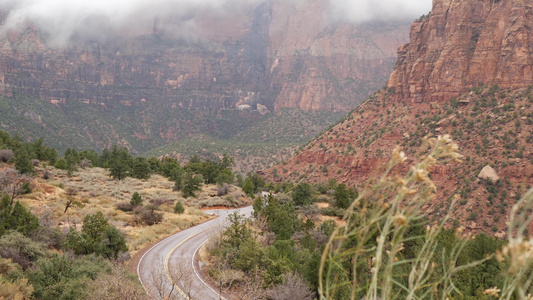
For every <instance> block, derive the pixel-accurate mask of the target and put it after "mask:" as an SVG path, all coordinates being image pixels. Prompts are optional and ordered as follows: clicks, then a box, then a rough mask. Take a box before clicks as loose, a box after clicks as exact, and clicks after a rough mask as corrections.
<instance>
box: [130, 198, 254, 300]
mask: <svg viewBox="0 0 533 300" xmlns="http://www.w3.org/2000/svg"><path fill="white" fill-rule="evenodd" d="M234 211H240V213H241V214H242V215H245V216H250V215H251V212H252V207H251V206H247V207H244V208H240V209H232V210H212V211H206V213H210V214H212V213H214V214H217V215H218V216H219V217H218V218H216V219H213V220H211V221H208V222H205V223H202V224H200V225H197V226H194V227H191V228H188V229H186V230H183V231H180V232H178V233H176V234H174V235H172V236H169V237H168V238H166V239H164V240H162V241H160V242H159V243H157V244H156V245H154V246H153V247H152V248H150V249H149V250H148V251H147V252H146V253H145V254H144V255H143V256H142V257H141V259H140V260H139V264H138V265H137V275H138V276H139V280H140V281H141V284H142V285H143V287H144V289H145V291H146V293H147V294H148V295H149V296H150V298H151V299H187V300H190V299H191V300H192V299H195V300H196V299H201V300H208V299H225V298H224V297H223V296H222V295H219V293H218V292H217V291H216V290H214V289H213V288H212V287H211V286H209V285H208V284H207V283H206V282H205V281H204V280H203V279H202V278H201V276H200V275H199V271H198V270H199V264H201V263H200V262H198V261H196V260H195V257H196V253H197V252H198V250H199V249H200V247H201V246H202V245H203V244H204V243H205V242H206V241H207V240H208V239H209V238H210V237H211V236H213V235H214V234H216V233H217V232H219V231H220V230H222V229H223V228H224V227H225V226H227V225H228V221H227V216H228V215H229V214H231V213H233V212H234Z"/></svg>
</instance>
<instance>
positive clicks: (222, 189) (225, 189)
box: [217, 183, 231, 197]
mask: <svg viewBox="0 0 533 300" xmlns="http://www.w3.org/2000/svg"><path fill="white" fill-rule="evenodd" d="M230 190H231V187H230V186H229V184H227V183H223V184H221V185H218V186H217V192H218V196H219V197H222V196H226V195H227V194H228V193H229V192H230Z"/></svg>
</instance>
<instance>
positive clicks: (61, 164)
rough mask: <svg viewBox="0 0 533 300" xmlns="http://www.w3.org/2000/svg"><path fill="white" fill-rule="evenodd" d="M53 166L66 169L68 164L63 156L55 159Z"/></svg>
mask: <svg viewBox="0 0 533 300" xmlns="http://www.w3.org/2000/svg"><path fill="white" fill-rule="evenodd" d="M54 167H56V168H58V169H61V170H67V169H68V164H67V161H66V160H65V159H64V158H60V159H58V160H57V161H56V163H55V165H54Z"/></svg>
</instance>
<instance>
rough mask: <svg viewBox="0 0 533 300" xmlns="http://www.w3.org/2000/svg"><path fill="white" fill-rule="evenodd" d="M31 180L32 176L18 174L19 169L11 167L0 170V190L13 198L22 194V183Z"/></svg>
mask: <svg viewBox="0 0 533 300" xmlns="http://www.w3.org/2000/svg"><path fill="white" fill-rule="evenodd" d="M31 180H32V178H31V177H30V176H28V175H23V174H20V172H19V171H17V170H13V169H11V168H5V169H3V170H2V171H0V191H1V192H3V193H4V194H6V195H9V196H10V197H11V199H12V200H14V199H15V198H17V197H18V196H19V195H22V194H23V192H24V190H23V189H22V185H23V184H24V183H26V182H29V181H31Z"/></svg>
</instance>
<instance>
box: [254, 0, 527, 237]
mask: <svg viewBox="0 0 533 300" xmlns="http://www.w3.org/2000/svg"><path fill="white" fill-rule="evenodd" d="M532 6H533V3H531V2H530V1H529V2H528V1H521V0H516V1H514V0H508V1H505V0H503V1H477V0H450V1H442V0H436V1H434V5H433V7H434V8H433V11H432V12H431V14H430V16H429V17H426V18H424V19H423V20H422V19H421V20H418V21H415V22H414V23H413V25H412V27H411V33H410V39H411V40H410V42H409V43H408V44H406V45H404V46H401V47H400V49H399V57H398V61H397V64H396V68H395V70H394V72H393V73H392V75H391V77H390V79H389V81H388V84H387V88H385V89H382V90H381V91H379V92H378V93H376V94H375V95H373V96H372V97H370V99H368V100H367V101H365V102H364V103H363V104H361V105H360V106H358V107H357V108H356V109H354V111H353V112H352V113H351V114H349V115H348V116H347V117H346V118H345V119H344V120H342V121H341V122H340V123H339V124H337V125H335V126H332V127H331V128H330V129H329V130H327V131H326V132H325V133H323V134H322V135H320V136H318V137H317V138H316V139H315V140H313V141H312V142H311V143H309V144H308V145H307V146H305V147H302V149H301V150H300V151H299V152H298V153H297V154H296V155H295V156H293V157H292V158H291V159H289V160H288V161H286V162H284V163H282V164H279V165H277V166H275V167H274V168H272V169H270V170H267V171H265V172H264V173H263V174H264V175H265V176H266V177H268V178H269V179H271V180H274V181H278V182H281V181H284V180H296V181H310V182H315V183H318V182H327V180H328V179H329V178H336V179H337V181H338V182H343V183H346V184H348V185H351V186H361V185H364V184H365V182H367V180H369V179H372V178H376V177H378V176H379V175H380V174H381V172H382V171H383V168H384V163H386V162H387V161H388V160H389V158H390V157H391V154H392V149H393V148H394V147H396V146H400V147H401V148H402V149H403V150H404V151H405V152H406V153H407V156H408V157H409V160H408V161H407V162H406V163H405V164H404V165H403V166H402V167H401V168H400V169H398V170H396V172H397V173H398V174H402V173H404V172H406V171H407V170H409V164H411V163H412V162H413V161H414V160H416V159H417V157H420V156H421V155H422V154H423V153H424V152H423V151H422V152H421V145H423V141H424V137H425V136H427V135H430V136H438V135H444V134H449V135H451V136H452V138H453V139H454V140H455V141H456V142H457V143H458V145H459V152H460V153H461V154H463V155H464V158H463V162H462V163H455V164H452V163H447V164H445V165H443V166H439V167H437V168H435V169H434V170H432V174H431V178H432V179H433V180H434V181H435V183H436V185H437V187H438V190H437V193H436V198H435V201H434V202H433V203H432V205H431V211H432V212H433V216H434V217H438V216H439V215H442V214H443V213H446V210H445V207H446V206H447V203H449V201H450V199H451V197H452V196H453V195H454V194H459V195H460V196H461V200H460V205H459V206H458V207H456V208H455V209H454V211H453V214H454V217H455V218H457V219H459V220H460V221H462V222H463V224H465V225H466V226H467V227H468V228H469V229H471V230H474V231H481V230H483V231H486V232H491V233H494V234H497V235H503V232H504V230H505V222H506V221H507V216H508V209H509V207H510V206H511V205H512V204H513V203H514V202H515V201H516V199H518V198H519V197H520V195H523V194H524V193H525V191H526V190H527V189H528V188H529V187H531V185H533V151H532V149H533V147H532V145H533V109H532V105H533V95H532V90H533V80H532V77H531V76H532V74H531V68H532V66H533V63H532V57H533V47H532V45H533V35H531V28H533V24H532V22H533V17H531V12H532ZM473 32H474V33H475V32H477V34H473ZM474 37H475V38H474ZM487 165H490V166H491V167H492V168H493V169H494V171H495V172H496V173H497V175H498V176H499V180H495V181H492V180H489V181H487V180H480V179H478V177H477V176H478V174H479V173H480V171H481V170H482V169H483V168H484V167H485V166H487Z"/></svg>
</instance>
